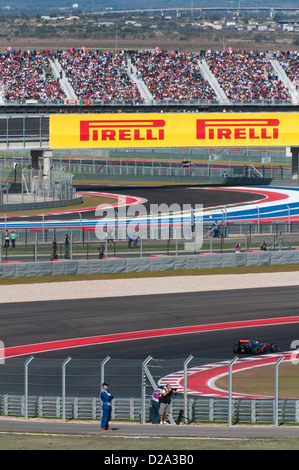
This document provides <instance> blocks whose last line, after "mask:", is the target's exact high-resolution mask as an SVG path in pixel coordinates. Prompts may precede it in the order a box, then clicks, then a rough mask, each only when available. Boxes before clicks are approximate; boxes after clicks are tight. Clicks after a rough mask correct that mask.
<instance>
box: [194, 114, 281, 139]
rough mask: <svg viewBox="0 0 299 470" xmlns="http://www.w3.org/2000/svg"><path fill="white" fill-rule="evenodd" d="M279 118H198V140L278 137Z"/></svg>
mask: <svg viewBox="0 0 299 470" xmlns="http://www.w3.org/2000/svg"><path fill="white" fill-rule="evenodd" d="M279 123H280V121H279V119H272V118H269V119H267V118H266V119H197V124H196V138H197V139H198V140H215V139H217V140H240V141H241V140H245V139H249V140H252V141H254V140H268V139H278V137H279V129H278V126H279Z"/></svg>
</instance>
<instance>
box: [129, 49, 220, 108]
mask: <svg viewBox="0 0 299 470" xmlns="http://www.w3.org/2000/svg"><path fill="white" fill-rule="evenodd" d="M131 60H132V63H133V64H134V65H135V67H136V69H137V71H138V75H139V76H141V78H142V79H143V80H144V82H145V84H146V86H147V87H148V89H149V91H150V92H151V94H152V96H153V98H154V100H160V101H165V100H175V101H181V100H188V101H194V100H201V101H206V100H208V101H213V100H215V99H216V94H215V91H214V90H213V88H212V87H211V86H210V84H209V82H208V81H207V80H205V79H204V78H203V77H202V75H201V71H200V69H201V67H200V62H199V56H198V55H197V54H192V53H191V52H177V51H176V52H175V53H173V54H169V53H167V51H163V50H162V51H160V50H157V51H155V52H152V51H144V52H143V51H141V52H137V53H133V54H132V57H131Z"/></svg>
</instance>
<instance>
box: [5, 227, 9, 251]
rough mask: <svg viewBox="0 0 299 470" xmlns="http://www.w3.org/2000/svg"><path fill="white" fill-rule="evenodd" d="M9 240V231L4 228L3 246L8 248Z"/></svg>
mask: <svg viewBox="0 0 299 470" xmlns="http://www.w3.org/2000/svg"><path fill="white" fill-rule="evenodd" d="M9 241H10V236H9V231H8V230H5V234H4V248H9Z"/></svg>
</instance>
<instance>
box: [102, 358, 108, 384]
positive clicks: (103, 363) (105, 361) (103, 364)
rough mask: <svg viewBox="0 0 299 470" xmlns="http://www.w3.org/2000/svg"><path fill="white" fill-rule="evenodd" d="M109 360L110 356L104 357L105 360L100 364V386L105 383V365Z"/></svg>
mask: <svg viewBox="0 0 299 470" xmlns="http://www.w3.org/2000/svg"><path fill="white" fill-rule="evenodd" d="M109 359H110V356H106V357H105V359H104V360H103V361H102V362H101V385H102V384H103V383H104V382H105V365H106V364H107V362H108V361H109Z"/></svg>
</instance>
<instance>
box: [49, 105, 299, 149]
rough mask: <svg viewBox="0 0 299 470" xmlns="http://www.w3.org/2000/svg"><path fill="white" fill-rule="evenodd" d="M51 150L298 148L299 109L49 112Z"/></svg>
mask: <svg viewBox="0 0 299 470" xmlns="http://www.w3.org/2000/svg"><path fill="white" fill-rule="evenodd" d="M49 145H50V148H53V149H71V148H78V149H79V148H138V147H139V148H153V147H157V148H158V147H160V148H162V147H207V148H211V147H271V146H272V147H273V146H274V147H277V146H284V147H287V146H299V113H190V114H189V113H165V114H164V113H155V114H83V115H80V114H66V115H60V114H59V115H51V116H50V144H49Z"/></svg>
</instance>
